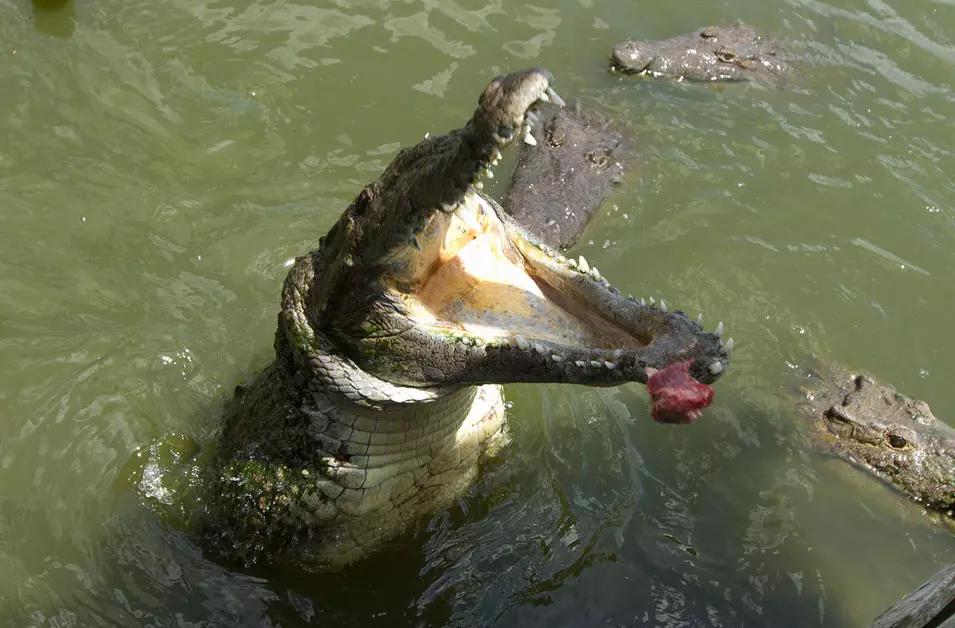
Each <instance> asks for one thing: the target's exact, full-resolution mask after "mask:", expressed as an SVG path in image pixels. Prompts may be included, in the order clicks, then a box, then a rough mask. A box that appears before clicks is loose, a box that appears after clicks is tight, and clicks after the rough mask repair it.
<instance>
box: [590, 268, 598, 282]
mask: <svg viewBox="0 0 955 628" xmlns="http://www.w3.org/2000/svg"><path fill="white" fill-rule="evenodd" d="M590 276H591V277H593V278H594V281H600V271H599V270H597V267H596V266H594V267H593V268H591V269H590Z"/></svg>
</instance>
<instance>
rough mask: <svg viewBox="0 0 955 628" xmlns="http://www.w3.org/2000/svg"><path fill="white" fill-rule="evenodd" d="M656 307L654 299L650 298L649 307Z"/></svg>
mask: <svg viewBox="0 0 955 628" xmlns="http://www.w3.org/2000/svg"><path fill="white" fill-rule="evenodd" d="M656 306H657V302H656V299H654V298H653V297H650V307H656Z"/></svg>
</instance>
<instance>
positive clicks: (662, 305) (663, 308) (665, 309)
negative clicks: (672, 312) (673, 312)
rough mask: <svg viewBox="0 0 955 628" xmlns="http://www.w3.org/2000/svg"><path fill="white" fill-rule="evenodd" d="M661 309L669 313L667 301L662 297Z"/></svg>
mask: <svg viewBox="0 0 955 628" xmlns="http://www.w3.org/2000/svg"><path fill="white" fill-rule="evenodd" d="M660 311H661V312H663V313H664V314H666V313H667V302H666V301H664V300H663V299H660Z"/></svg>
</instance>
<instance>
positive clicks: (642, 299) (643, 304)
mask: <svg viewBox="0 0 955 628" xmlns="http://www.w3.org/2000/svg"><path fill="white" fill-rule="evenodd" d="M640 305H642V306H643V307H647V300H646V299H644V298H643V297H640Z"/></svg>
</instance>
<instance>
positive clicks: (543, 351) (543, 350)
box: [534, 342, 547, 355]
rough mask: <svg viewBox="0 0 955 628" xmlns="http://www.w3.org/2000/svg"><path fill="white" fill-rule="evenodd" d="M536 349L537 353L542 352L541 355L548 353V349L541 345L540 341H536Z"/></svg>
mask: <svg viewBox="0 0 955 628" xmlns="http://www.w3.org/2000/svg"><path fill="white" fill-rule="evenodd" d="M534 351H536V352H537V353H539V354H541V355H544V354H545V353H547V349H545V348H544V347H542V346H540V345H539V344H538V343H536V342H535V343H534Z"/></svg>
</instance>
